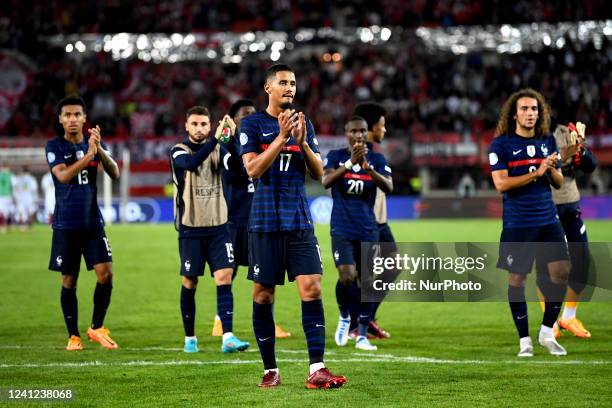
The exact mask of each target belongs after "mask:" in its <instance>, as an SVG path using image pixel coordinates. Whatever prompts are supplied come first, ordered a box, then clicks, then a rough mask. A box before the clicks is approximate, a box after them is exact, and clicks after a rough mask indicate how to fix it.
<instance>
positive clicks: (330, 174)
mask: <svg viewBox="0 0 612 408" xmlns="http://www.w3.org/2000/svg"><path fill="white" fill-rule="evenodd" d="M364 155H365V145H359V144H356V145H355V146H353V150H352V151H351V158H350V159H349V160H348V161H346V162H345V163H344V165H342V166H340V167H338V168H336V169H331V168H327V169H325V170H324V172H323V178H322V179H321V183H322V184H323V187H325V188H330V187H331V186H333V185H334V183H335V182H336V181H338V180H340V179H342V177H344V175H345V174H346V173H347V172H348V171H349V170H350V169H351V167H353V165H355V164H357V163H360V162H361V161H362V160H363V157H364ZM330 156H331V153H330V155H329V156H327V160H331V157H330ZM334 158H335V157H334Z"/></svg>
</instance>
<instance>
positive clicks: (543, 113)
mask: <svg viewBox="0 0 612 408" xmlns="http://www.w3.org/2000/svg"><path fill="white" fill-rule="evenodd" d="M521 98H533V99H535V100H537V101H538V120H537V121H536V124H535V136H536V137H542V136H544V135H547V134H548V133H549V132H550V108H549V107H548V104H547V103H546V99H545V98H544V96H543V95H542V94H541V93H539V92H538V91H536V90H534V89H531V88H525V89H521V90H520V91H517V92H515V93H513V94H512V95H510V97H509V98H508V99H507V100H506V102H505V103H504V105H503V106H502V108H501V112H500V114H499V121H498V122H497V128H496V129H495V137H497V136H500V135H504V134H509V133H513V132H515V131H516V119H515V118H514V116H515V115H516V102H517V101H518V100H519V99H521Z"/></svg>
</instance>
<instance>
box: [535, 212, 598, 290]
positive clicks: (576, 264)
mask: <svg viewBox="0 0 612 408" xmlns="http://www.w3.org/2000/svg"><path fill="white" fill-rule="evenodd" d="M557 213H558V214H559V220H560V221H561V225H562V226H563V230H564V231H565V236H566V237H567V241H568V247H569V254H570V260H571V262H572V269H571V270H570V275H569V279H568V285H569V287H570V288H572V289H573V290H574V292H576V293H578V294H580V293H581V292H582V290H583V289H584V287H585V285H586V283H587V282H588V278H589V268H590V267H591V253H590V251H589V244H588V241H589V239H588V236H587V231H586V226H585V225H584V222H583V221H582V218H581V214H582V213H581V211H580V207H579V206H578V203H570V204H560V205H557ZM537 267H538V272H541V271H545V270H546V268H545V265H542V264H538V265H537Z"/></svg>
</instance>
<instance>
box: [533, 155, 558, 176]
mask: <svg viewBox="0 0 612 408" xmlns="http://www.w3.org/2000/svg"><path fill="white" fill-rule="evenodd" d="M558 159H559V154H558V153H557V152H555V153H553V154H551V155H550V156H548V157H546V158H545V159H544V160H542V163H540V167H538V169H537V170H536V174H537V176H538V177H542V176H543V175H544V174H546V172H547V171H549V170H551V169H552V170H554V169H555V168H556V167H557V160H558Z"/></svg>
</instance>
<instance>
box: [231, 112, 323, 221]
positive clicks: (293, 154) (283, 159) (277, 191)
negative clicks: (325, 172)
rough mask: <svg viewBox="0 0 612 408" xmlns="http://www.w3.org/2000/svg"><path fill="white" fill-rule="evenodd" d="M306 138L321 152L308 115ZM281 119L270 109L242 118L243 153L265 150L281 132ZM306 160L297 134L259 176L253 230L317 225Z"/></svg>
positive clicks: (241, 137)
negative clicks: (310, 204)
mask: <svg viewBox="0 0 612 408" xmlns="http://www.w3.org/2000/svg"><path fill="white" fill-rule="evenodd" d="M306 127H307V135H306V140H307V143H308V145H309V146H310V148H311V149H312V151H313V152H315V153H318V152H319V148H318V142H317V139H316V137H315V132H314V127H313V126H312V123H311V122H310V120H309V119H308V118H306ZM279 131H280V128H279V125H278V119H277V118H275V117H273V116H271V115H269V114H268V113H267V112H265V111H263V112H257V113H254V114H252V115H249V116H247V117H245V118H243V119H242V120H241V121H240V135H239V139H238V140H239V141H240V145H241V152H240V154H241V155H244V154H246V153H251V152H255V153H258V154H259V153H262V152H263V151H264V150H266V149H267V148H268V146H269V145H270V144H271V143H272V142H273V141H274V139H275V138H276V137H277V136H278V133H279ZM305 175H306V164H305V162H304V158H303V156H302V152H301V151H300V147H299V146H298V145H296V143H295V139H294V138H293V137H291V138H290V140H289V141H288V142H287V143H286V144H285V146H284V147H283V150H282V151H281V153H280V154H279V155H278V156H277V157H276V160H274V162H273V163H272V165H271V166H270V167H269V168H268V170H266V171H265V173H264V174H262V175H261V177H260V178H259V179H257V180H255V193H254V195H253V203H252V205H251V214H250V217H249V225H248V230H249V231H251V232H274V231H295V230H304V229H313V225H312V218H311V216H310V210H309V208H308V200H307V198H306V188H305V185H304V182H305Z"/></svg>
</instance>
